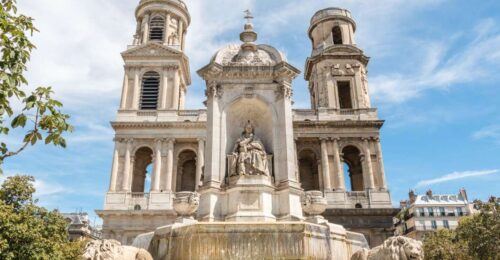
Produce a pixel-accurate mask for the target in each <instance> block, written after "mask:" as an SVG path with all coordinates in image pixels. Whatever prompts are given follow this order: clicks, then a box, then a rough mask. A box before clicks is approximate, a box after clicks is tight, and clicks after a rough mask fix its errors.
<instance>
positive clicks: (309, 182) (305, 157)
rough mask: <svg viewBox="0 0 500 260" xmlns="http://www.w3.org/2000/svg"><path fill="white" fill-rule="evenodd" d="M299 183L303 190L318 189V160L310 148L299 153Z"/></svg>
mask: <svg viewBox="0 0 500 260" xmlns="http://www.w3.org/2000/svg"><path fill="white" fill-rule="evenodd" d="M299 175H300V184H301V186H302V188H303V189H304V190H305V191H310V190H319V189H320V188H319V174H318V162H317V159H316V154H315V153H314V152H313V151H310V150H304V151H302V152H300V153H299Z"/></svg>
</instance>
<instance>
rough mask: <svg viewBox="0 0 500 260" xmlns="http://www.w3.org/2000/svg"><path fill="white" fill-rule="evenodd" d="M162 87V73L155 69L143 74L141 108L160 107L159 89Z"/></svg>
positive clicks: (152, 108)
mask: <svg viewBox="0 0 500 260" xmlns="http://www.w3.org/2000/svg"><path fill="white" fill-rule="evenodd" d="M159 89H160V74H158V73H157V72H154V71H150V72H146V73H145V74H144V76H142V91H141V109H143V110H155V109H156V108H157V107H158V91H159Z"/></svg>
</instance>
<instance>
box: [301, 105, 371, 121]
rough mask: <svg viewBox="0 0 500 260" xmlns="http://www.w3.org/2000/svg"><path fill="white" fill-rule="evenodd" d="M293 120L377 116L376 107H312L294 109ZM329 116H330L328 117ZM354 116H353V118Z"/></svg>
mask: <svg viewBox="0 0 500 260" xmlns="http://www.w3.org/2000/svg"><path fill="white" fill-rule="evenodd" d="M293 115H294V120H296V121H307V120H310V121H314V120H328V119H343V118H349V119H360V118H370V119H376V118H377V109H376V108H360V109H331V108H320V109H318V110H313V109H294V110H293ZM330 117H331V118H330ZM353 117H355V118H353Z"/></svg>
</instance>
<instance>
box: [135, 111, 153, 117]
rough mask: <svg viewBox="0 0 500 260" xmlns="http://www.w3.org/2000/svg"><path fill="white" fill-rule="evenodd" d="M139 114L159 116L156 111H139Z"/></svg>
mask: <svg viewBox="0 0 500 260" xmlns="http://www.w3.org/2000/svg"><path fill="white" fill-rule="evenodd" d="M137 116H158V112H156V111H137Z"/></svg>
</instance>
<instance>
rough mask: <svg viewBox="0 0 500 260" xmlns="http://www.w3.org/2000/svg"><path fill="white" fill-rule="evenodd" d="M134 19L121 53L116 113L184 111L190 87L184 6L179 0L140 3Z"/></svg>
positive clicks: (155, 0)
mask: <svg viewBox="0 0 500 260" xmlns="http://www.w3.org/2000/svg"><path fill="white" fill-rule="evenodd" d="M135 17H136V20H137V28H136V33H135V35H134V40H133V43H132V45H129V46H128V48H127V50H126V51H125V52H123V53H122V57H123V60H124V61H125V76H124V81H123V90H122V97H121V103H120V111H121V112H124V113H125V114H130V113H127V112H131V111H144V110H146V111H155V110H156V111H157V110H163V111H165V110H182V109H184V104H185V97H186V91H187V86H189V85H190V84H191V78H190V74H189V60H188V58H187V56H186V55H185V54H184V50H185V38H186V31H187V28H188V26H189V23H190V21H191V18H190V16H189V13H188V10H187V7H186V5H185V4H184V3H183V2H182V1H179V0H141V1H140V3H139V6H138V7H137V9H136V11H135ZM120 114H123V113H119V116H120Z"/></svg>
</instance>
